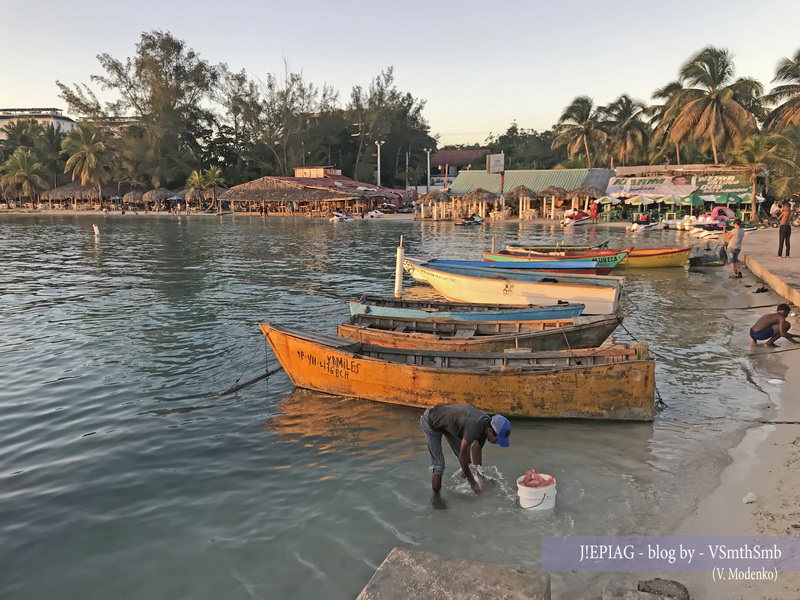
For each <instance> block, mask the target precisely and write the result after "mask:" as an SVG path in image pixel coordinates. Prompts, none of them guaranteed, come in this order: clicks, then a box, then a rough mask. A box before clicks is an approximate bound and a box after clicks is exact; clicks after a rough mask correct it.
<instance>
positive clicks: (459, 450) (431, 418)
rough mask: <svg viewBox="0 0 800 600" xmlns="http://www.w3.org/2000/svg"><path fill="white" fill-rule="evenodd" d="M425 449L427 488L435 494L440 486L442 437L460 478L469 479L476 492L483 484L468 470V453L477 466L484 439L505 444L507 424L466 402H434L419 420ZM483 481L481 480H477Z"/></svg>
mask: <svg viewBox="0 0 800 600" xmlns="http://www.w3.org/2000/svg"><path fill="white" fill-rule="evenodd" d="M419 422H420V426H421V427H422V431H423V432H424V433H425V440H426V441H427V443H428V450H429V451H430V453H431V487H433V491H434V492H435V493H436V494H438V493H439V490H440V489H441V488H442V475H443V474H444V454H443V453H442V436H444V437H445V438H446V439H447V442H448V443H449V444H450V447H451V448H452V449H453V452H455V454H456V456H457V457H458V462H459V464H460V465H461V470H462V471H463V472H464V477H466V478H467V481H469V485H470V487H471V488H472V491H473V492H475V493H476V494H479V493H480V492H481V491H482V489H483V487H482V486H481V484H480V483H478V481H476V479H475V477H473V475H472V471H471V470H470V467H469V464H470V454H472V462H473V463H475V464H476V465H480V464H481V462H482V459H483V456H482V449H483V445H484V444H485V443H486V440H489V442H490V443H492V444H498V445H500V446H502V447H504V448H505V447H507V446H508V436H509V435H511V423H509V422H508V419H506V418H505V417H504V416H502V415H494V416H492V417H490V416H489V415H487V414H486V413H485V412H483V411H482V410H478V409H477V408H474V407H472V406H468V405H466V404H437V405H436V406H432V407H431V408H428V409H426V410H425V412H424V413H422V416H421V417H420V419H419ZM481 483H483V482H481Z"/></svg>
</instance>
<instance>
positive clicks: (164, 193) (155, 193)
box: [142, 188, 172, 202]
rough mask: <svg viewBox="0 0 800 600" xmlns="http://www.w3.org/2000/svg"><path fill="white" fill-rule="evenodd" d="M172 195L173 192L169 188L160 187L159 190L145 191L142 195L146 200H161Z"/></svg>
mask: <svg viewBox="0 0 800 600" xmlns="http://www.w3.org/2000/svg"><path fill="white" fill-rule="evenodd" d="M171 195H172V192H170V191H169V190H168V189H165V188H158V189H157V190H150V191H149V192H145V193H144V196H142V200H144V201H145V202H161V201H163V200H166V199H167V198H169V197H170V196H171Z"/></svg>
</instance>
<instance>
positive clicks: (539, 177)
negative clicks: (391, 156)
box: [447, 169, 614, 196]
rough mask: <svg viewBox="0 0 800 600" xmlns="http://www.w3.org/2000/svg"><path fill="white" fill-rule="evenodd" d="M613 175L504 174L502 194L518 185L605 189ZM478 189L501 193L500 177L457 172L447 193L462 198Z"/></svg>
mask: <svg viewBox="0 0 800 600" xmlns="http://www.w3.org/2000/svg"><path fill="white" fill-rule="evenodd" d="M613 176H614V171H612V170H610V169H542V170H530V171H528V170H518V171H510V170H509V171H506V173H505V181H504V182H503V191H504V192H508V191H510V190H513V189H514V188H516V187H518V186H525V187H526V188H528V189H530V190H532V191H534V192H539V191H541V190H543V189H545V188H547V187H559V188H563V189H565V190H567V191H570V190H574V189H575V188H579V187H582V186H587V185H588V186H593V187H596V188H598V189H600V190H605V189H606V186H607V185H608V181H609V179H611V177H613ZM477 189H484V190H488V191H489V192H492V193H493V194H499V193H500V175H499V174H497V173H492V174H490V173H486V172H485V171H477V170H476V171H472V170H467V171H459V173H458V176H456V178H455V180H454V181H453V183H452V185H451V186H450V189H448V190H447V193H448V194H450V195H451V196H464V195H466V194H468V193H469V192H471V191H473V190H477Z"/></svg>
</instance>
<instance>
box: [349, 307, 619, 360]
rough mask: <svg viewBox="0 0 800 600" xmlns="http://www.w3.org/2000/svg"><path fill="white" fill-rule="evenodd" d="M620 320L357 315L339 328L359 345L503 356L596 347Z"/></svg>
mask: <svg viewBox="0 0 800 600" xmlns="http://www.w3.org/2000/svg"><path fill="white" fill-rule="evenodd" d="M621 322H622V317H619V316H617V315H598V316H587V317H575V318H574V319H547V320H540V321H455V320H452V319H411V318H406V317H385V316H380V315H354V316H352V317H350V318H349V319H348V320H347V321H346V322H345V323H342V324H341V325H339V327H338V329H337V333H338V334H339V336H340V337H344V338H350V339H351V340H355V341H357V342H364V343H365V344H372V345H373V346H385V347H387V348H405V349H408V350H412V349H413V350H434V351H443V352H503V351H505V350H506V349H507V348H530V349H531V350H569V349H570V348H596V347H597V346H599V345H601V344H602V343H603V342H605V341H606V339H608V337H609V336H610V335H611V333H612V332H613V331H614V330H615V329H616V328H617V325H619V324H620V323H621Z"/></svg>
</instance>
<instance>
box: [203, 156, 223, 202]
mask: <svg viewBox="0 0 800 600" xmlns="http://www.w3.org/2000/svg"><path fill="white" fill-rule="evenodd" d="M203 180H204V181H205V184H206V189H208V188H211V192H212V194H213V198H214V200H213V203H214V204H215V205H216V204H217V187H219V186H221V185H225V180H224V179H223V178H222V170H221V169H220V168H219V167H217V166H211V167H208V168H207V169H206V170H205V171H203ZM217 211H219V212H222V206H221V205H218V206H217Z"/></svg>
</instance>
